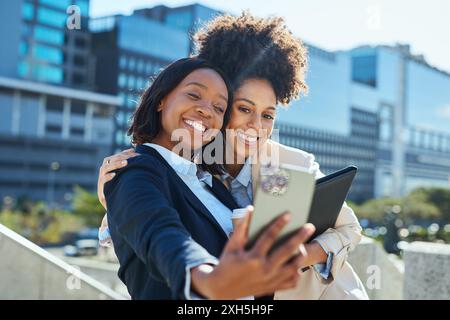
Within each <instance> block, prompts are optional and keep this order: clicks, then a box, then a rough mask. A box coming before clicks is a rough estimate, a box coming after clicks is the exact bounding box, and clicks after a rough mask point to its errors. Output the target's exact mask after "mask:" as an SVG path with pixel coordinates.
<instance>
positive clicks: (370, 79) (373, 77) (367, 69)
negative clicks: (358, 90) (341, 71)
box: [352, 55, 377, 87]
mask: <svg viewBox="0 0 450 320" xmlns="http://www.w3.org/2000/svg"><path fill="white" fill-rule="evenodd" d="M352 80H353V81H354V82H358V83H362V84H365V85H368V86H371V87H376V86H377V56H376V55H370V56H359V57H353V58H352Z"/></svg>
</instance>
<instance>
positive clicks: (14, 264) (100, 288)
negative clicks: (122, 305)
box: [0, 224, 124, 300]
mask: <svg viewBox="0 0 450 320" xmlns="http://www.w3.org/2000/svg"><path fill="white" fill-rule="evenodd" d="M0 299H31V300H47V299H57V300H72V299H93V300H94V299H95V300H98V299H103V300H104V299H107V300H110V299H117V300H122V299H124V297H123V296H121V295H120V294H118V293H117V292H115V291H114V290H112V289H110V288H108V287H107V286H105V285H103V284H102V283H100V282H98V281H97V280H94V279H93V278H91V277H89V276H88V275H86V274H85V273H83V272H81V271H80V269H79V268H78V267H75V266H71V265H69V264H68V263H66V262H64V261H62V260H61V259H59V258H57V257H55V256H53V255H52V254H50V253H48V252H47V251H45V250H44V249H42V248H40V247H39V246H37V245H35V244H34V243H32V242H31V241H28V240H27V239H25V238H24V237H22V236H20V235H19V234H17V233H15V232H14V231H12V230H10V229H8V228H6V227H5V226H3V225H2V224H0Z"/></svg>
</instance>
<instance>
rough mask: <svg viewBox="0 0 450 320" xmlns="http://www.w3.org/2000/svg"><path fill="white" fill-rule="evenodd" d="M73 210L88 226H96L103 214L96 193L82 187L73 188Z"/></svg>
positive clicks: (103, 211)
mask: <svg viewBox="0 0 450 320" xmlns="http://www.w3.org/2000/svg"><path fill="white" fill-rule="evenodd" d="M72 205H73V212H74V213H75V214H78V215H80V216H81V217H82V218H83V219H84V221H85V222H86V225H88V226H89V227H94V228H96V227H98V226H100V223H101V221H102V218H103V216H104V215H105V209H103V207H102V205H101V204H100V202H99V201H98V198H97V194H96V193H90V192H88V191H86V190H84V189H83V188H81V187H79V186H76V187H75V188H74V197H73V204H72Z"/></svg>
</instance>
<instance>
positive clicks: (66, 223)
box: [0, 203, 84, 245]
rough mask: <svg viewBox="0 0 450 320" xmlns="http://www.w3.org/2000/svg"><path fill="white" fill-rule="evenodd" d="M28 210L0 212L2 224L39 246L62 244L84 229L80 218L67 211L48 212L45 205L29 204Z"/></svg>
mask: <svg viewBox="0 0 450 320" xmlns="http://www.w3.org/2000/svg"><path fill="white" fill-rule="evenodd" d="M27 210H28V211H26V212H24V211H17V210H15V209H13V210H9V209H5V210H3V211H1V212H0V223H1V224H3V225H5V226H6V227H8V228H10V229H11V230H13V231H15V232H17V233H19V234H21V235H22V236H24V237H26V238H27V239H29V240H30V241H32V242H34V243H36V244H38V245H48V244H56V243H60V242H61V241H63V240H64V237H65V236H66V235H67V234H69V233H74V232H77V231H80V230H81V229H82V228H83V227H84V222H83V219H81V218H80V217H77V216H75V215H73V214H72V213H70V212H67V211H62V210H48V209H47V208H46V206H45V205H44V204H43V203H36V204H34V205H31V204H30V203H28V204H27Z"/></svg>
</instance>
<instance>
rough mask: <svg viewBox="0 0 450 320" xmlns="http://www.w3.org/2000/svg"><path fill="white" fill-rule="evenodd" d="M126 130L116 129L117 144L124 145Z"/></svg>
mask: <svg viewBox="0 0 450 320" xmlns="http://www.w3.org/2000/svg"><path fill="white" fill-rule="evenodd" d="M124 135H125V134H124V132H123V131H121V130H117V131H116V144H117V145H122V144H123V143H124V139H123V138H124Z"/></svg>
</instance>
